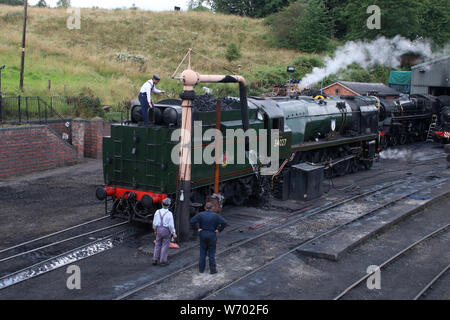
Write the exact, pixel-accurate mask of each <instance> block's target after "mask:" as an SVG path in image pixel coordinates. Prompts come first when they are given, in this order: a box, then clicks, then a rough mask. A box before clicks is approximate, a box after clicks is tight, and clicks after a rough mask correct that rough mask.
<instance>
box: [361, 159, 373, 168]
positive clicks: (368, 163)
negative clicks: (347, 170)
mask: <svg viewBox="0 0 450 320" xmlns="http://www.w3.org/2000/svg"><path fill="white" fill-rule="evenodd" d="M362 164H363V166H364V168H365V169H366V170H369V169H370V168H372V166H373V160H363V161H362Z"/></svg>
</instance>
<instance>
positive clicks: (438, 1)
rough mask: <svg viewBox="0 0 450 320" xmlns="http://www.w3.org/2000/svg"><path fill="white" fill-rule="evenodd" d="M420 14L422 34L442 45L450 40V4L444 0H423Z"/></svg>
mask: <svg viewBox="0 0 450 320" xmlns="http://www.w3.org/2000/svg"><path fill="white" fill-rule="evenodd" d="M419 12H420V16H419V22H420V25H421V27H422V30H421V31H422V32H421V35H422V36H423V37H426V38H431V39H433V40H434V42H435V43H436V44H438V45H440V46H443V45H445V44H447V43H448V42H449V40H450V23H449V21H450V4H449V2H448V1H442V0H423V2H422V7H421V10H420V11H419Z"/></svg>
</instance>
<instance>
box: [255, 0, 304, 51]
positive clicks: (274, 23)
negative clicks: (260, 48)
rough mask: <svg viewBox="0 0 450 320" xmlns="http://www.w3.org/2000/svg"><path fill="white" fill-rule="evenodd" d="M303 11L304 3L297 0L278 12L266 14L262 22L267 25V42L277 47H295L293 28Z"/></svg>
mask: <svg viewBox="0 0 450 320" xmlns="http://www.w3.org/2000/svg"><path fill="white" fill-rule="evenodd" d="M304 12H305V3H304V2H303V1H297V2H294V3H292V4H291V5H290V6H288V7H286V8H283V9H282V10H281V11H280V12H277V13H275V14H272V15H270V16H268V17H267V18H266V19H265V20H264V23H265V24H266V25H268V26H269V36H268V40H269V42H270V43H271V44H272V45H274V46H277V47H284V48H295V40H294V33H293V28H292V26H294V25H295V24H296V23H297V20H298V19H299V17H302V16H303V15H304Z"/></svg>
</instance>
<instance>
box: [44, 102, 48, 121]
mask: <svg viewBox="0 0 450 320" xmlns="http://www.w3.org/2000/svg"><path fill="white" fill-rule="evenodd" d="M44 105H45V109H44V117H45V123H48V121H47V108H48V103H47V101H45V103H44Z"/></svg>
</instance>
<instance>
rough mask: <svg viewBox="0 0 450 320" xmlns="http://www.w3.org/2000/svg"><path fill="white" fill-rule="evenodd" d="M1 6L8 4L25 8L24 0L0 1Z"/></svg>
mask: <svg viewBox="0 0 450 320" xmlns="http://www.w3.org/2000/svg"><path fill="white" fill-rule="evenodd" d="M0 4H6V5H9V6H23V4H24V2H23V0H0Z"/></svg>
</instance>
